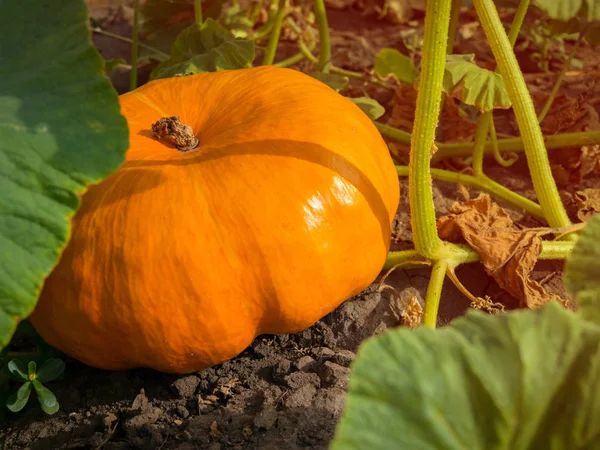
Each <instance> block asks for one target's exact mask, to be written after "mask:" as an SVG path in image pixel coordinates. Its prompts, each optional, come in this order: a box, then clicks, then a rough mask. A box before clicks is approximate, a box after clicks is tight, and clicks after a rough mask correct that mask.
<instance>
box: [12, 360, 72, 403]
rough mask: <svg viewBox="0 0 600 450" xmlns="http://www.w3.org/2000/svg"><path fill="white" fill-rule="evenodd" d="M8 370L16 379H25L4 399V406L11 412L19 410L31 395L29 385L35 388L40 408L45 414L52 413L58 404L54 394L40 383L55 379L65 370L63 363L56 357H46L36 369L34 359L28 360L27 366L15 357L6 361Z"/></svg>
mask: <svg viewBox="0 0 600 450" xmlns="http://www.w3.org/2000/svg"><path fill="white" fill-rule="evenodd" d="M7 367H8V371H9V372H10V374H11V375H12V376H13V377H14V378H15V379H16V380H17V381H25V382H24V383H23V385H22V386H21V387H20V388H19V390H18V391H17V392H15V393H14V394H13V395H11V396H10V397H9V398H8V400H6V407H7V408H8V409H9V410H10V411H12V412H15V413H16V412H19V411H21V410H22V409H23V408H24V407H25V405H26V404H27V402H28V401H29V396H30V395H31V387H32V386H33V388H34V389H35V392H36V393H37V397H38V400H39V402H40V405H41V407H42V410H43V411H44V412H45V413H46V414H54V413H55V412H56V411H58V408H59V405H58V401H57V400H56V396H55V395H54V394H53V393H52V392H51V391H50V390H49V389H48V388H47V387H45V386H44V385H43V384H42V383H47V382H49V381H53V380H56V379H57V378H58V377H59V376H60V375H61V374H62V373H63V372H64V370H65V363H64V362H63V361H62V360H61V359H58V358H50V359H47V360H46V361H45V362H44V364H42V366H41V367H40V369H39V370H37V365H36V363H35V361H29V364H28V366H27V368H25V364H24V363H22V362H21V361H19V360H17V359H12V360H10V362H9V363H8V366H7Z"/></svg>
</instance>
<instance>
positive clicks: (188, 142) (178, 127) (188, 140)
mask: <svg viewBox="0 0 600 450" xmlns="http://www.w3.org/2000/svg"><path fill="white" fill-rule="evenodd" d="M152 134H153V135H154V137H155V138H156V139H158V140H165V141H167V142H169V143H171V144H173V145H174V146H175V148H176V149H177V150H179V151H180V152H189V151H190V150H194V149H195V148H196V147H198V145H199V144H200V140H199V139H198V138H197V137H196V136H194V132H193V131H192V127H190V126H189V125H186V124H184V123H181V121H180V120H179V117H178V116H173V117H163V118H162V119H159V120H158V121H157V122H155V123H153V124H152Z"/></svg>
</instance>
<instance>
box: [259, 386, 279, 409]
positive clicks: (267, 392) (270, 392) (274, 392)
mask: <svg viewBox="0 0 600 450" xmlns="http://www.w3.org/2000/svg"><path fill="white" fill-rule="evenodd" d="M261 393H262V397H263V405H275V404H276V403H277V402H278V401H279V400H280V399H281V396H282V395H283V391H282V390H281V388H280V387H279V386H275V385H271V386H268V387H267V388H265V389H264V390H262V391H261Z"/></svg>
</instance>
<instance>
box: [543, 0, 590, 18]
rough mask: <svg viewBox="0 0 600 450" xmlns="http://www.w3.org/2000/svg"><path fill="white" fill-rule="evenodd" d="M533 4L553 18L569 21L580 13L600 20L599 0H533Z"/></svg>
mask: <svg viewBox="0 0 600 450" xmlns="http://www.w3.org/2000/svg"><path fill="white" fill-rule="evenodd" d="M532 4H533V6H536V7H537V8H539V9H541V10H542V11H543V12H544V13H545V14H547V15H548V17H550V18H551V19H557V20H562V21H568V20H570V19H572V18H573V17H575V16H577V15H578V14H579V15H584V16H585V17H586V18H588V19H592V20H600V1H598V0H533V2H532ZM582 8H583V9H582Z"/></svg>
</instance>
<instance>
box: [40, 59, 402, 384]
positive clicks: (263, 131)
mask: <svg viewBox="0 0 600 450" xmlns="http://www.w3.org/2000/svg"><path fill="white" fill-rule="evenodd" d="M120 103H121V111H122V113H123V115H124V116H125V117H126V118H127V120H128V123H129V138H130V148H129V150H128V152H127V155H126V162H125V163H124V164H123V165H122V167H121V168H120V169H119V170H117V171H116V172H115V173H114V174H112V176H110V177H108V178H107V179H105V180H104V181H103V182H101V183H99V184H97V185H94V186H91V187H90V188H89V190H88V191H87V192H86V193H85V195H84V196H83V199H82V204H81V207H80V209H79V210H78V212H77V214H76V216H75V217H74V219H73V226H72V235H71V238H70V241H69V244H68V246H67V247H66V248H65V250H64V251H63V254H62V256H61V258H60V261H59V263H58V265H57V266H56V268H55V269H54V271H53V272H52V273H51V275H50V276H49V277H48V278H47V280H46V281H45V284H44V287H43V290H42V293H41V296H40V299H39V303H38V305H37V307H36V309H35V311H34V313H33V314H32V316H31V317H30V318H31V321H32V322H33V324H34V326H35V327H36V329H37V330H38V332H39V333H40V334H41V335H42V336H43V338H44V339H46V341H47V342H49V343H50V344H51V345H53V346H55V347H57V348H58V349H60V350H62V351H64V352H65V353H67V354H69V355H71V356H73V357H75V358H77V359H79V360H80V361H82V362H84V363H86V364H89V365H91V366H95V367H99V368H105V369H113V370H117V369H128V368H136V367H150V368H154V369H156V370H159V371H163V372H173V373H189V372H192V371H197V370H200V369H202V368H205V367H207V366H211V365H214V364H217V363H219V362H222V361H225V360H227V359H230V358H232V357H234V356H236V355H238V354H239V353H240V352H242V351H243V350H244V348H245V347H247V346H248V345H249V344H250V343H251V342H252V340H253V339H254V338H255V337H256V336H257V335H259V334H263V333H269V334H279V333H292V332H297V331H299V330H302V329H305V328H307V327H309V326H310V325H312V324H313V323H314V322H316V321H317V320H319V319H320V318H322V317H323V316H325V315H326V314H328V313H329V312H331V311H332V310H333V309H334V308H336V307H337V306H338V305H339V304H340V303H342V302H343V301H344V300H345V299H347V298H349V297H351V296H352V295H355V294H357V293H358V292H360V291H361V290H362V289H364V288H365V287H367V286H368V285H369V284H370V283H372V282H373V280H374V279H375V278H376V277H377V275H378V273H379V271H380V270H381V268H382V265H383V263H384V261H385V258H386V255H387V251H388V249H389V244H390V234H391V232H390V231H391V222H392V220H393V217H394V214H395V212H396V209H397V207H398V201H399V185H398V178H397V175H396V171H395V168H394V164H393V162H392V160H391V158H390V156H389V153H388V149H387V146H386V144H385V143H384V141H383V139H382V138H381V136H380V134H379V133H378V131H377V129H376V128H375V126H374V125H373V123H372V122H371V121H370V120H369V119H368V118H367V116H366V115H365V114H364V113H363V112H362V111H361V110H360V109H359V108H358V107H357V106H356V105H354V104H353V103H352V102H350V101H349V100H348V99H346V98H344V97H343V96H341V95H339V94H338V93H336V92H335V91H333V90H332V89H330V88H329V87H327V86H326V85H325V84H323V83H321V82H320V81H317V80H315V79H313V78H312V77H310V76H308V75H305V74H302V73H300V72H298V71H294V70H291V69H280V68H273V67H258V68H252V69H244V70H235V71H222V72H217V73H206V74H199V75H192V76H186V77H176V78H170V79H161V80H156V81H152V82H150V83H148V84H146V85H144V86H142V87H140V88H138V89H137V90H135V91H132V92H130V93H127V94H124V95H122V96H121V97H120ZM171 116H179V118H180V120H181V122H182V123H183V124H186V125H189V126H190V127H191V130H192V132H193V134H194V135H195V137H197V138H198V139H199V145H198V147H197V148H195V149H193V150H190V151H178V150H177V149H176V148H175V147H174V145H173V144H172V143H169V142H165V141H164V140H159V139H157V138H156V137H155V136H154V135H153V132H152V129H153V128H152V125H153V124H156V122H157V121H159V119H161V118H164V117H171ZM159 125H160V124H157V125H155V126H154V131H157V129H158V128H160V127H159Z"/></svg>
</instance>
